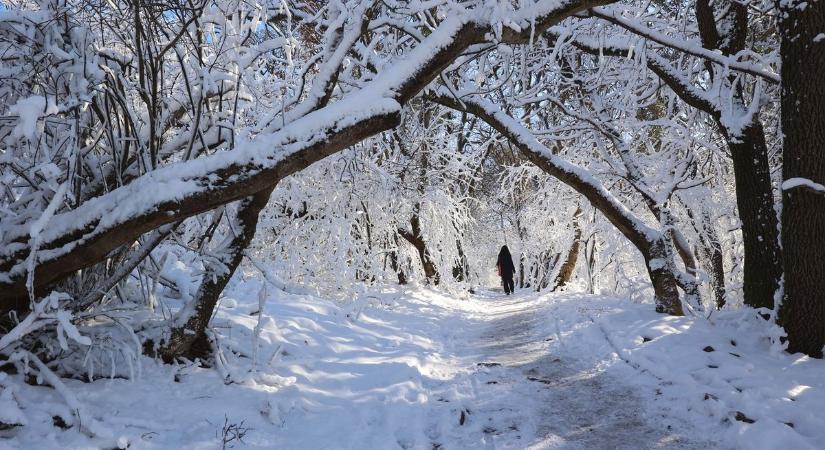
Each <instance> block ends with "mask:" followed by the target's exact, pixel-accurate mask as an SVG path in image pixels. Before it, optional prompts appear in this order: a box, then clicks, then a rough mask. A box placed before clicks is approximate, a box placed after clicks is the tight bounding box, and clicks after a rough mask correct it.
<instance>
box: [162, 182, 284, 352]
mask: <svg viewBox="0 0 825 450" xmlns="http://www.w3.org/2000/svg"><path fill="white" fill-rule="evenodd" d="M273 189H274V186H273V187H272V188H270V189H266V190H264V191H261V192H258V193H257V194H255V195H252V196H250V197H247V198H245V199H243V200H241V202H240V204H239V205H238V212H237V216H236V220H235V224H234V227H233V228H234V231H236V232H237V233H238V234H237V235H236V236H235V237H233V238H232V240H231V241H230V242H229V244H228V245H227V246H226V248H225V249H223V250H222V251H221V254H220V259H221V260H220V264H218V263H213V264H210V265H208V266H207V267H206V271H205V272H204V274H203V281H202V282H201V285H200V287H199V288H198V291H197V293H196V294H195V297H194V298H193V299H192V300H191V301H192V309H189V305H187V306H186V307H184V308H185V310H186V311H187V312H188V314H189V317H187V318H186V319H185V320H186V322H185V323H183V324H178V325H177V326H175V327H173V328H172V330H171V336H170V337H169V340H168V341H167V342H165V343H162V344H161V348H160V349H159V350H158V354H159V355H160V356H161V358H163V360H164V361H166V362H172V361H174V360H175V359H176V358H180V357H186V358H189V359H194V358H195V357H200V358H205V357H207V356H209V354H210V346H209V339H208V338H207V336H206V328H207V326H208V325H209V320H210V319H211V318H212V313H213V311H214V310H215V305H217V303H218V299H219V298H220V295H221V293H222V292H223V290H224V288H225V287H226V284H227V283H229V280H230V279H231V278H232V275H234V273H235V270H236V269H237V268H238V265H240V263H241V260H243V254H244V250H246V248H247V247H249V244H250V243H251V242H252V239H253V238H254V237H255V231H256V228H257V226H258V216H259V214H260V212H261V210H262V209H263V208H264V207H265V206H266V203H267V202H268V201H269V196H270V194H271V193H272V190H273Z"/></svg>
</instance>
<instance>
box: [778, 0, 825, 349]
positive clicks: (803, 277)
mask: <svg viewBox="0 0 825 450" xmlns="http://www.w3.org/2000/svg"><path fill="white" fill-rule="evenodd" d="M777 3H778V5H779V17H780V20H779V32H780V36H781V39H782V43H781V45H782V47H781V55H782V105H781V107H782V132H783V134H784V153H783V170H782V177H783V179H784V183H783V193H782V201H783V205H782V249H783V252H784V254H783V259H784V264H785V297H784V300H783V302H782V306H781V309H780V314H779V318H780V321H781V324H782V325H783V326H784V327H785V331H786V332H787V333H788V351H790V352H802V353H805V354H808V355H810V356H813V357H816V358H821V357H822V347H823V346H825V300H823V293H825V264H823V261H825V192H823V191H821V190H818V189H816V185H813V184H811V183H819V185H820V186H821V185H823V184H825V152H823V149H825V110H823V108H822V105H823V104H825V76H823V74H825V40H822V39H819V38H818V37H817V36H818V35H819V33H820V32H822V30H825V1H809V2H807V5H806V7H805V8H802V7H801V6H800V5H799V4H797V3H796V2H777ZM794 179H796V181H798V183H793V184H790V183H789V181H791V180H794ZM799 179H802V180H799ZM800 184H801V186H800V187H795V185H800ZM805 186H812V187H805Z"/></svg>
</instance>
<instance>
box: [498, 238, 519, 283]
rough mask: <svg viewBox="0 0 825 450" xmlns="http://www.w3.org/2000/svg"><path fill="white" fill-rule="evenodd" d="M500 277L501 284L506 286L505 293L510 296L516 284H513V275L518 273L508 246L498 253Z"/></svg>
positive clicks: (502, 247)
mask: <svg viewBox="0 0 825 450" xmlns="http://www.w3.org/2000/svg"><path fill="white" fill-rule="evenodd" d="M496 267H498V275H499V276H500V277H501V284H503V285H504V293H505V294H507V295H510V294H512V293H513V291H514V290H515V287H516V286H515V283H514V282H513V274H514V273H515V271H516V266H515V264H513V257H512V256H511V255H510V249H508V248H507V246H506V245H502V246H501V251H500V252H498V262H496Z"/></svg>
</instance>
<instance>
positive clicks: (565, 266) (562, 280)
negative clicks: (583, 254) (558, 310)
mask: <svg viewBox="0 0 825 450" xmlns="http://www.w3.org/2000/svg"><path fill="white" fill-rule="evenodd" d="M581 213H582V210H581V208H578V207H577V208H576V212H575V213H573V243H572V244H570V249H569V250H567V257H565V258H564V262H563V263H562V265H561V268H560V269H559V274H558V275H557V276H556V280H555V281H554V283H553V289H552V290H553V291H555V290H556V289H561V288H563V287H564V286H565V285H566V284H567V283H569V282H570V280H571V279H572V278H573V272H574V271H575V269H576V262H577V261H578V259H579V247H580V246H581V240H582V229H581V226H580V225H579V216H581Z"/></svg>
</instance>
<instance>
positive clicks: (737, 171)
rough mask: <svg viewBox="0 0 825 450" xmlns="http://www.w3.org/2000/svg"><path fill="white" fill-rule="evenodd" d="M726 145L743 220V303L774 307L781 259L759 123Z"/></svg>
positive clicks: (780, 270)
mask: <svg viewBox="0 0 825 450" xmlns="http://www.w3.org/2000/svg"><path fill="white" fill-rule="evenodd" d="M728 146H729V147H730V152H731V158H732V159H733V173H734V176H735V179H736V206H737V209H738V210H739V220H740V221H741V222H742V243H743V246H744V251H745V274H744V280H743V281H744V285H743V290H744V294H745V303H746V304H748V305H750V306H752V307H754V308H773V307H774V294H776V290H777V289H778V288H779V280H780V277H781V276H782V261H781V259H780V250H779V221H778V219H777V217H776V210H775V209H774V198H773V186H772V184H771V174H770V167H769V162H768V147H767V145H766V144H765V133H764V131H763V130H762V124H761V123H760V122H759V120H754V122H752V123H751V125H750V126H749V127H747V128H746V129H745V130H744V131H743V133H742V135H741V136H740V137H739V138H738V139H730V138H728Z"/></svg>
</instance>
